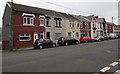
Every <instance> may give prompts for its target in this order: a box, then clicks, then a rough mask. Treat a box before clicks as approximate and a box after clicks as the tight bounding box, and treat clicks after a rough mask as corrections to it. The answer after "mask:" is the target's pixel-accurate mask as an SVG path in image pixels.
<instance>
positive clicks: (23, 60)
mask: <svg viewBox="0 0 120 74" xmlns="http://www.w3.org/2000/svg"><path fill="white" fill-rule="evenodd" d="M2 57H3V60H2V61H3V63H2V65H3V66H2V67H3V69H2V70H3V72H115V71H116V70H117V69H118V64H117V63H116V62H118V59H119V58H118V39H115V40H109V41H102V42H94V43H82V44H79V45H72V46H61V47H56V48H46V49H42V50H40V49H35V50H34V49H32V50H27V51H15V52H3V54H2ZM110 64H112V65H110ZM109 66H110V68H109Z"/></svg>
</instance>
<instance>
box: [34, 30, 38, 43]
mask: <svg viewBox="0 0 120 74" xmlns="http://www.w3.org/2000/svg"><path fill="white" fill-rule="evenodd" d="M37 39H38V33H37V32H34V42H35V40H37Z"/></svg>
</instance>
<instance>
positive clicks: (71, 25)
mask: <svg viewBox="0 0 120 74" xmlns="http://www.w3.org/2000/svg"><path fill="white" fill-rule="evenodd" d="M62 15H64V17H65V25H66V28H65V29H66V32H65V33H66V37H74V38H75V39H80V35H81V34H80V24H79V20H78V19H76V18H74V16H72V15H70V14H65V13H62Z"/></svg>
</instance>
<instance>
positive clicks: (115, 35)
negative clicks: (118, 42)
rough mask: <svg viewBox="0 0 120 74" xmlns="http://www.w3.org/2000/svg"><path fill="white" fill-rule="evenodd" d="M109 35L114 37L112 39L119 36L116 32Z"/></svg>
mask: <svg viewBox="0 0 120 74" xmlns="http://www.w3.org/2000/svg"><path fill="white" fill-rule="evenodd" d="M109 36H110V37H111V38H112V39H117V38H118V36H117V34H116V33H110V34H109Z"/></svg>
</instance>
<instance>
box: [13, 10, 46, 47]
mask: <svg viewBox="0 0 120 74" xmlns="http://www.w3.org/2000/svg"><path fill="white" fill-rule="evenodd" d="M22 14H23V13H22V12H16V11H14V14H13V15H14V17H13V25H14V27H13V32H14V41H13V42H14V48H20V47H32V46H33V42H34V39H33V34H34V31H38V33H39V32H40V31H45V28H44V27H43V26H40V21H39V20H40V18H39V15H37V14H35V18H34V26H23V16H22ZM26 33H27V34H31V41H26V42H25V41H24V42H21V41H19V34H26ZM38 36H39V35H38ZM39 37H40V36H39Z"/></svg>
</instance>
